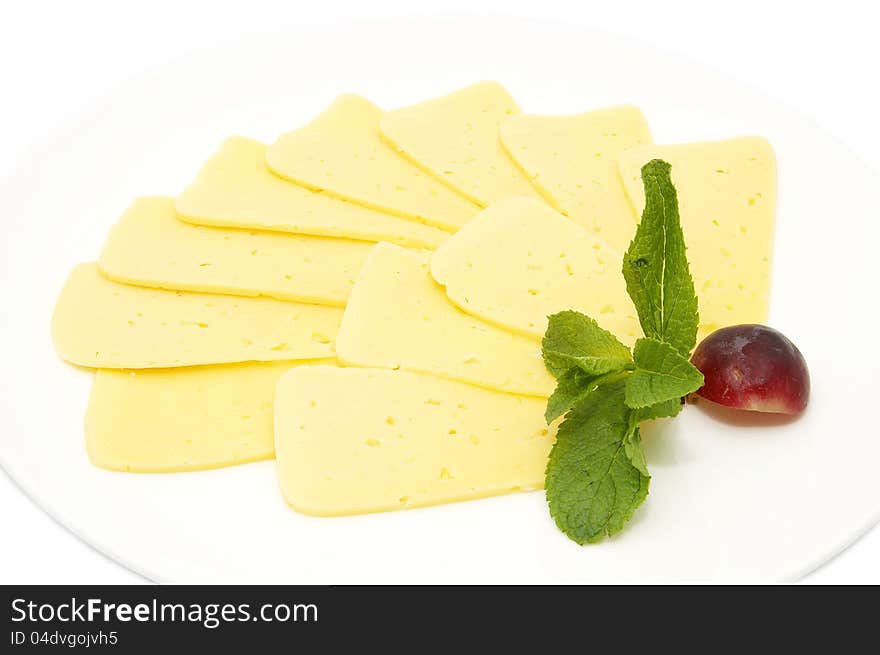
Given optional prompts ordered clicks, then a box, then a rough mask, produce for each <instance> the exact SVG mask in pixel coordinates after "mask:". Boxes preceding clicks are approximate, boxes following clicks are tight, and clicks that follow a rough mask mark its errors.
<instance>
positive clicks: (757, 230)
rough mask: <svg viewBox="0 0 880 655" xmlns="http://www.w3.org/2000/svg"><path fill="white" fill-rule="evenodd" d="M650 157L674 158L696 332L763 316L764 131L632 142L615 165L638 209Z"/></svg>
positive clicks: (769, 216)
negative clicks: (672, 141) (715, 138)
mask: <svg viewBox="0 0 880 655" xmlns="http://www.w3.org/2000/svg"><path fill="white" fill-rule="evenodd" d="M655 158H659V159H663V160H665V161H667V162H669V163H670V164H671V165H672V181H673V183H674V184H675V188H676V191H677V192H678V202H679V211H680V214H681V224H682V228H683V230H684V238H685V242H686V244H687V246H688V250H687V257H688V261H689V263H690V268H691V274H692V275H693V277H694V285H695V288H696V292H697V297H698V299H699V311H700V335H701V336H705V335H707V334H709V333H710V332H713V331H714V330H716V329H718V328H719V327H724V326H726V325H736V324H740V323H764V322H766V320H767V311H768V306H769V301H770V260H771V257H772V253H773V228H774V222H775V211H776V158H775V155H774V153H773V148H772V147H771V146H770V144H769V143H768V142H767V141H766V140H765V139H762V138H759V137H743V138H738V139H730V140H727V141H714V142H704V143H688V144H681V145H669V146H644V147H640V148H635V149H633V150H629V151H627V152H625V153H623V154H622V155H621V157H620V171H621V176H622V177H623V181H624V183H625V184H626V189H627V192H628V193H629V195H630V198H632V201H633V204H634V205H635V207H636V209H637V210H638V212H639V213H641V211H642V209H643V208H644V206H645V191H644V186H643V184H642V180H641V167H642V166H643V165H644V164H646V163H647V162H649V161H650V160H651V159H655Z"/></svg>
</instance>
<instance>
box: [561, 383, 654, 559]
mask: <svg viewBox="0 0 880 655" xmlns="http://www.w3.org/2000/svg"><path fill="white" fill-rule="evenodd" d="M625 386H626V383H625V380H624V379H623V377H620V378H617V379H615V380H609V381H608V382H606V383H604V384H602V385H600V386H599V387H598V388H597V389H595V390H594V391H592V392H591V393H589V394H587V396H586V397H585V398H584V399H583V400H582V401H581V402H580V403H578V404H577V405H575V406H574V408H572V409H571V411H569V413H568V415H567V416H566V418H565V420H564V421H563V422H562V425H561V426H559V430H558V432H557V436H556V443H555V444H554V446H553V449H552V450H551V452H550V459H549V462H548V463H547V476H546V490H547V502H548V504H549V506H550V514H551V515H552V516H553V518H554V520H555V521H556V525H557V526H559V529H560V530H562V532H564V533H565V534H566V535H567V536H568V537H569V538H571V539H572V540H574V541H576V542H577V543H579V544H585V543H591V542H595V541H599V540H601V539H602V538H603V537H605V535H612V534H614V533H616V532H619V531H620V530H621V529H622V528H623V526H624V525H625V524H626V522H627V521H628V520H629V519H630V517H631V516H632V514H633V512H635V510H636V508H637V507H638V506H639V505H641V504H642V502H643V501H644V500H645V497H646V496H647V495H648V484H649V482H650V477H649V476H648V475H646V474H645V473H644V472H643V471H641V470H639V468H638V467H637V466H636V465H634V464H633V462H632V460H631V458H630V456H629V455H628V454H627V452H626V450H627V447H626V444H625V443H624V442H625V440H627V438H628V435H630V432H631V425H632V423H631V421H632V418H631V413H632V410H631V409H630V408H628V407H627V406H626V404H625V403H624V392H625V391H624V390H625ZM629 439H630V441H631V444H630V451H631V452H632V453H633V457H635V458H636V459H638V458H639V454H638V452H640V451H641V447H640V446H639V445H638V442H637V440H636V437H635V436H632V437H629ZM636 449H637V450H638V452H636ZM643 459H644V458H643V457H642V460H643ZM642 464H643V462H642Z"/></svg>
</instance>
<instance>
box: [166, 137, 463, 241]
mask: <svg viewBox="0 0 880 655" xmlns="http://www.w3.org/2000/svg"><path fill="white" fill-rule="evenodd" d="M175 206H176V209H177V212H178V213H179V214H180V217H181V218H182V219H183V220H185V221H187V222H190V223H196V224H198V225H213V226H218V227H239V228H248V229H258V230H271V231H275V232H292V233H294V234H311V235H317V236H328V237H341V238H347V239H360V240H363V241H390V242H392V243H398V244H400V245H402V246H410V247H414V248H431V247H434V246H436V245H437V244H439V243H440V242H441V241H443V239H445V238H446V237H447V236H449V234H448V233H447V232H444V231H443V230H439V229H437V228H434V227H430V226H427V225H422V224H420V223H416V222H415V221H411V220H406V219H403V218H401V217H399V216H392V215H391V214H387V213H384V212H379V211H374V210H372V209H369V208H367V207H364V206H362V205H358V204H355V203H351V202H346V201H344V200H340V199H339V198H334V197H331V196H328V195H326V194H323V193H317V192H315V191H312V190H310V189H307V188H305V187H304V186H301V185H298V184H293V183H291V182H289V181H287V180H283V179H281V178H280V177H278V176H277V175H273V174H272V172H271V171H270V170H269V168H268V167H267V166H266V146H265V145H263V144H262V143H260V142H259V141H253V140H251V139H246V138H244V137H239V136H235V137H231V138H229V139H227V140H226V141H225V142H224V143H223V145H222V146H221V147H220V150H219V151H218V152H217V153H216V154H215V155H214V156H213V157H211V158H210V159H209V160H208V161H207V162H206V163H205V165H204V167H203V168H202V170H201V171H200V172H199V174H198V176H197V177H196V179H195V181H194V182H193V183H192V184H191V185H190V186H189V187H188V188H187V189H186V190H185V191H184V192H183V193H182V194H181V195H180V197H178V198H177V200H176V203H175Z"/></svg>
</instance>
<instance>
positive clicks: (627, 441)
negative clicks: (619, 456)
mask: <svg viewBox="0 0 880 655" xmlns="http://www.w3.org/2000/svg"><path fill="white" fill-rule="evenodd" d="M623 452H624V453H626V456H627V457H628V458H629V461H630V462H631V463H632V465H633V466H635V467H636V468H637V469H638V471H639V473H641V474H642V475H644V476H645V477H646V478H650V477H651V476H650V475H649V474H648V462H647V461H645V451H644V450H642V433H641V432H640V431H639V425H638V422H636V421H633V422H631V423H630V430H629V432H627V433H626V437H624V439H623Z"/></svg>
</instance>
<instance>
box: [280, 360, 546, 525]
mask: <svg viewBox="0 0 880 655" xmlns="http://www.w3.org/2000/svg"><path fill="white" fill-rule="evenodd" d="M555 432H556V429H555V426H552V427H548V426H547V425H546V424H545V422H544V402H543V401H541V400H539V399H537V398H528V397H526V396H516V395H512V394H505V393H498V392H496V391H489V390H487V389H480V388H478V387H474V386H471V385H467V384H461V383H459V382H452V381H450V380H443V379H441V378H437V377H434V376H431V375H423V374H419V373H411V372H406V371H383V370H377V369H353V368H334V367H326V366H306V367H300V368H297V369H294V370H292V371H290V372H288V373H286V374H285V375H284V377H282V378H281V381H280V382H279V383H278V389H277V391H276V399H275V451H276V457H277V461H278V477H279V480H280V483H281V490H282V492H283V494H284V497H285V499H286V500H287V502H288V503H289V504H290V505H292V506H293V507H294V508H295V509H296V510H298V511H300V512H304V513H306V514H313V515H318V516H332V515H341V514H360V513H365V512H381V511H386V510H395V509H404V508H410V507H420V506H423V505H435V504H438V503H448V502H453V501H459V500H469V499H472V498H480V497H484V496H491V495H496V494H503V493H509V492H513V491H521V490H528V489H540V488H542V487H543V484H544V469H545V468H546V466H547V456H548V453H549V451H550V448H551V446H552V445H553V441H554V438H555Z"/></svg>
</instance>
